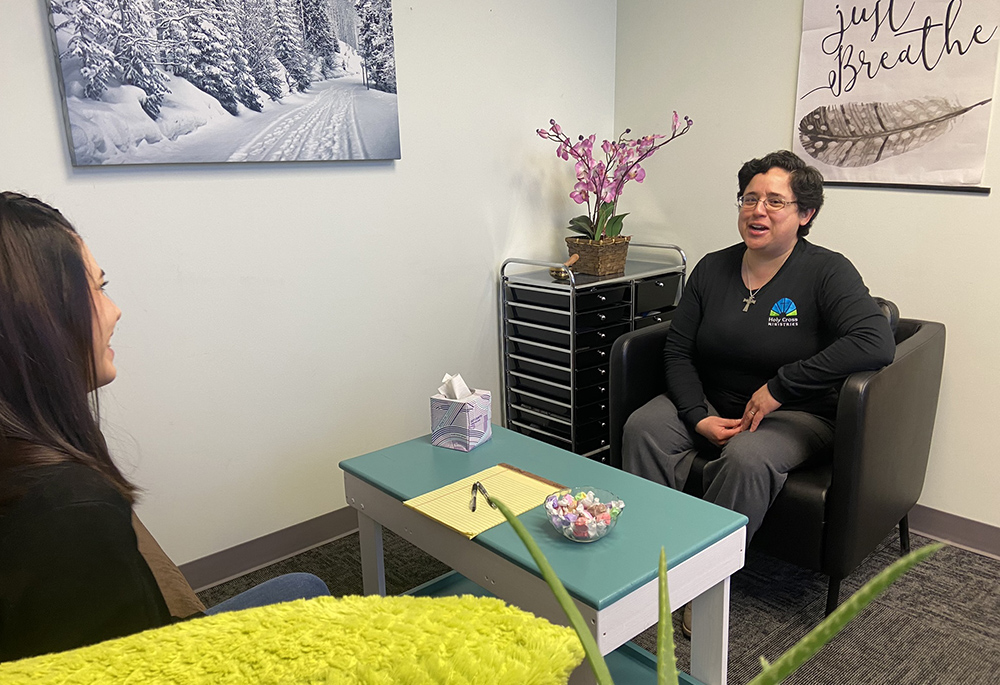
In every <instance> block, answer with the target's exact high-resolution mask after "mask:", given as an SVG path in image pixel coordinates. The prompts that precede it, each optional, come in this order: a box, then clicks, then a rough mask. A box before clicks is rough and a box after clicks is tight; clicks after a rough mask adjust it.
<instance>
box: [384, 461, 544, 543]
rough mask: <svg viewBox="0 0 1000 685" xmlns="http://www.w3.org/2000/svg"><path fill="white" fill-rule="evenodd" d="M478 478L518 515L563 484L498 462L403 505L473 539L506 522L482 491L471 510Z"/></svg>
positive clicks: (490, 491)
mask: <svg viewBox="0 0 1000 685" xmlns="http://www.w3.org/2000/svg"><path fill="white" fill-rule="evenodd" d="M477 480H478V481H479V482H480V483H482V484H483V487H485V488H486V491H487V492H489V493H490V497H495V498H497V499H499V500H500V501H501V502H503V503H504V504H505V505H507V508H508V509H510V510H511V511H512V512H513V513H514V515H515V516H518V515H520V514H523V513H524V512H526V511H528V510H529V509H533V508H535V507H537V506H538V505H540V504H541V503H542V502H544V501H545V498H546V497H547V496H548V495H550V494H552V493H553V492H555V491H556V490H559V489H561V488H562V487H563V486H561V485H559V484H558V483H553V482H552V481H550V480H545V479H544V478H542V477H540V476H536V475H535V474H533V473H528V472H527V471H522V470H521V469H518V468H515V467H513V466H511V465H510V464H497V465H496V466H493V467H491V468H488V469H486V470H485V471H480V472H479V473H475V474H473V475H471V476H469V477H468V478H463V479H462V480H460V481H456V482H454V483H451V484H450V485H445V486H444V487H443V488H438V489H437V490H433V491H431V492H428V493H427V494H424V495H420V496H419V497H414V498H413V499H408V500H406V501H405V502H403V504H405V505H406V506H408V507H410V508H411V509H415V510H416V511H419V512H420V513H421V514H423V515H424V516H429V517H430V518H432V519H434V520H435V521H438V522H439V523H443V524H444V525H446V526H448V527H449V528H451V529H452V530H454V531H456V532H459V533H461V534H462V535H464V536H465V537H467V538H469V539H470V540H471V539H472V538H474V537H476V536H477V535H479V534H480V533H482V532H483V531H484V530H489V529H490V528H492V527H493V526H495V525H497V524H498V523H503V522H504V521H505V519H504V517H503V514H501V513H500V510H499V509H494V508H493V507H491V506H490V505H489V503H488V502H487V501H486V498H485V497H483V495H482V493H480V494H479V496H478V497H477V498H476V510H475V511H474V512H473V511H470V510H469V501H470V500H471V499H472V484H473V483H475V482H476V481H477Z"/></svg>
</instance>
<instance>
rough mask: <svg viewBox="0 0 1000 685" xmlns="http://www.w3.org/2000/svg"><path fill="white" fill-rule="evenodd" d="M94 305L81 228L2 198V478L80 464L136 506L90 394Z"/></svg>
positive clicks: (41, 207) (24, 200)
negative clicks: (6, 472)
mask: <svg viewBox="0 0 1000 685" xmlns="http://www.w3.org/2000/svg"><path fill="white" fill-rule="evenodd" d="M93 307H94V305H93V300H92V299H91V284H90V280H89V276H88V274H87V265H86V262H85V261H84V257H83V244H82V243H81V241H80V237H79V236H78V235H77V232H76V230H75V229H74V228H73V226H72V225H71V224H70V223H69V222H68V221H67V220H66V218H65V217H64V216H63V215H62V214H61V213H60V212H59V210H57V209H55V208H53V207H50V206H49V205H47V204H45V203H44V202H41V201H40V200H36V199H34V198H31V197H26V196H24V195H21V194H19V193H12V192H0V474H2V473H3V471H4V470H6V469H7V468H20V467H32V466H38V465H43V464H52V463H59V462H76V463H79V464H83V465H85V466H88V467H90V468H93V469H95V470H97V471H99V472H100V473H102V474H104V476H105V477H106V478H107V479H108V480H109V481H110V482H111V484H112V485H114V487H115V488H116V489H117V490H118V491H119V492H121V493H122V495H123V496H124V497H125V498H126V499H127V500H128V501H129V502H133V501H134V499H135V493H136V488H135V486H134V485H132V484H131V483H130V482H129V481H128V480H127V479H126V478H125V476H123V475H122V473H121V471H119V470H118V468H117V467H116V466H115V465H114V462H112V461H111V456H110V455H109V454H108V448H107V444H106V443H105V442H104V437H103V435H101V430H100V426H99V419H98V417H99V407H98V402H97V393H93V394H92V395H91V393H90V391H91V390H93V389H94V387H95V385H96V383H95V379H96V378H97V371H96V368H95V365H94V350H93V346H94V342H93V340H94V339H93V331H92V328H93V311H94V310H93ZM88 395H89V396H90V397H89V398H88ZM6 480H7V478H6V477H5V476H3V475H0V491H2V490H4V486H5V481H6ZM0 494H7V495H9V494H10V493H0Z"/></svg>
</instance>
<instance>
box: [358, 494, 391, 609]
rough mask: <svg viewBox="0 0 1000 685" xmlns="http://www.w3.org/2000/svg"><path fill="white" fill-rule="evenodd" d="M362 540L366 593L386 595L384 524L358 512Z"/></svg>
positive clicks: (359, 533) (363, 574)
mask: <svg viewBox="0 0 1000 685" xmlns="http://www.w3.org/2000/svg"><path fill="white" fill-rule="evenodd" d="M358 538H359V539H360V541H361V578H362V580H363V582H364V589H365V594H366V595H375V594H378V595H382V596H383V597H384V596H385V560H384V559H383V557H382V526H381V525H380V524H378V523H376V522H375V521H374V520H373V519H370V518H368V517H367V516H365V515H364V514H362V513H361V512H360V511H359V512H358Z"/></svg>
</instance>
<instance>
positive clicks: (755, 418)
mask: <svg viewBox="0 0 1000 685" xmlns="http://www.w3.org/2000/svg"><path fill="white" fill-rule="evenodd" d="M780 406H781V402H779V401H777V400H776V399H774V398H773V397H772V396H771V391H770V390H768V389H767V385H766V384H765V385H762V386H761V387H760V389H758V390H757V392H755V393H754V394H753V396H752V397H751V398H750V401H749V402H747V406H746V407H745V408H744V409H743V416H742V417H740V418H738V419H724V418H722V417H721V416H707V417H705V418H704V419H702V420H701V421H699V422H698V425H697V426H695V430H696V431H697V432H698V434H699V435H702V436H703V437H704V438H705V439H706V440H708V441H709V442H710V443H712V444H713V445H715V446H716V447H722V446H723V445H725V444H726V443H727V442H729V440H730V439H731V438H732V437H733V436H734V435H736V434H737V433H742V432H743V431H745V430H748V431H750V432H751V433H752V432H754V431H755V430H757V426H759V425H760V422H761V420H762V419H763V418H764V417H765V416H767V415H768V414H770V413H771V412H773V411H774V410H776V409H777V408H778V407H780Z"/></svg>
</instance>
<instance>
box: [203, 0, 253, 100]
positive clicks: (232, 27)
mask: <svg viewBox="0 0 1000 685" xmlns="http://www.w3.org/2000/svg"><path fill="white" fill-rule="evenodd" d="M242 4H243V2H242V0H215V7H216V10H217V16H218V17H219V28H221V29H222V30H223V32H224V35H225V37H226V39H227V42H228V43H229V45H228V47H227V50H228V52H229V56H230V62H229V64H228V67H229V72H230V74H231V76H232V80H233V89H234V91H235V92H236V99H237V100H239V101H240V102H241V103H243V106H244V107H247V108H248V109H252V110H253V111H255V112H259V111H261V110H262V109H264V103H262V102H261V101H260V96H259V95H258V94H257V82H256V81H254V78H253V73H251V71H250V56H249V54H247V49H246V46H245V45H244V44H243V34H242V33H241V31H240V28H239V24H238V22H237V15H238V14H239V11H240V6H241V5H242Z"/></svg>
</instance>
